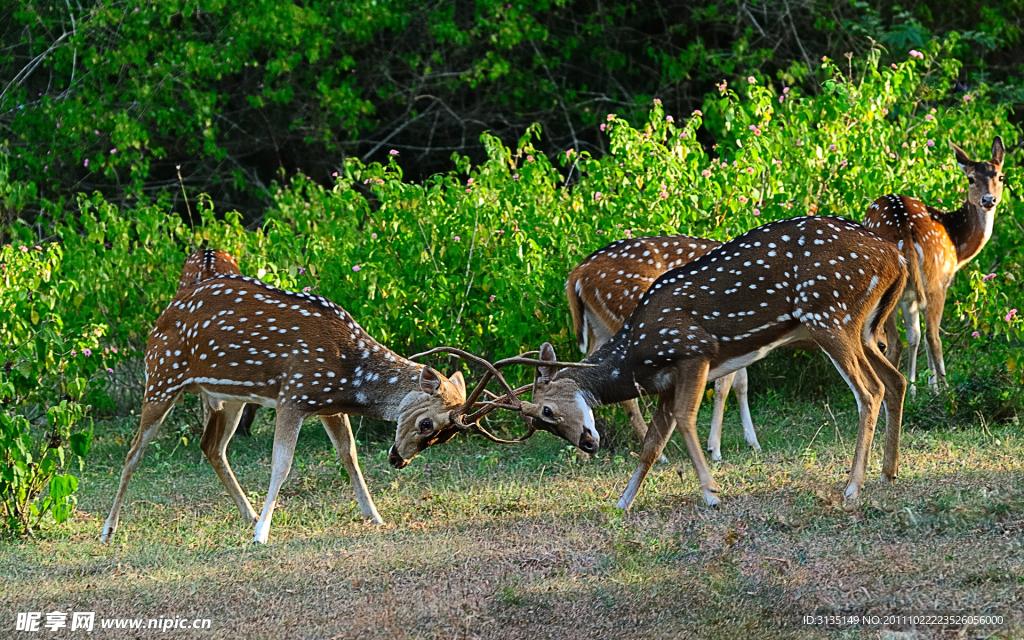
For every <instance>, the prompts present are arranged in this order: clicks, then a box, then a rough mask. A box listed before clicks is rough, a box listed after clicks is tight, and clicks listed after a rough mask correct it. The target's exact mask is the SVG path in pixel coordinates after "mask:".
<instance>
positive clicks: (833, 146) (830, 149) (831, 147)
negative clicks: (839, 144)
mask: <svg viewBox="0 0 1024 640" xmlns="http://www.w3.org/2000/svg"><path fill="white" fill-rule="evenodd" d="M828 150H829V151H835V150H836V145H834V144H830V145H828Z"/></svg>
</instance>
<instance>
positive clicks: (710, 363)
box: [506, 216, 907, 509]
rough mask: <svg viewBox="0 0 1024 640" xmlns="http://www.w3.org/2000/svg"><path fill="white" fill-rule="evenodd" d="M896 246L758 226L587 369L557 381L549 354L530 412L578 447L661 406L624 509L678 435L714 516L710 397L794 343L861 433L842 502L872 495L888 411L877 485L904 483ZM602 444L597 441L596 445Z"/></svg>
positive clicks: (657, 291) (678, 286) (846, 229)
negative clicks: (850, 397)
mask: <svg viewBox="0 0 1024 640" xmlns="http://www.w3.org/2000/svg"><path fill="white" fill-rule="evenodd" d="M905 262H906V261H905V259H904V258H903V256H902V254H901V253H900V252H899V250H898V249H897V248H896V246H895V245H893V244H891V243H889V242H886V241H884V240H882V239H881V238H879V237H877V236H875V235H873V234H872V233H870V232H868V231H867V230H865V229H864V227H862V226H860V225H858V224H856V223H854V222H851V221H849V220H845V219H842V218H833V217H824V216H821V217H819V216H814V217H801V218H793V219H789V220H781V221H778V222H772V223H769V224H766V225H764V226H762V227H758V228H756V229H753V230H751V231H748V232H747V233H745V234H743V235H742V236H739V237H738V238H736V239H734V240H732V241H731V242H728V243H726V244H724V245H722V246H720V247H718V248H716V249H713V250H711V251H709V252H708V253H706V254H704V255H703V256H700V257H699V258H696V259H695V260H693V261H692V262H689V263H687V264H685V265H683V266H681V267H677V268H675V269H672V270H671V271H667V272H666V273H664V274H662V275H661V276H660V277H659V278H658V279H657V280H656V281H655V282H654V284H653V286H651V287H650V288H649V289H648V290H647V291H646V293H644V294H643V296H642V297H641V298H640V300H639V303H638V305H637V308H636V310H635V311H634V312H633V314H632V315H631V316H630V317H629V319H628V320H627V321H626V323H625V324H624V325H623V327H622V329H620V330H619V331H618V333H616V334H615V335H614V336H613V337H612V338H610V339H609V340H608V341H607V342H606V343H605V344H604V345H602V346H601V347H600V348H598V349H596V350H595V351H593V352H592V353H591V354H590V355H588V356H587V357H586V358H585V359H584V360H583V362H582V363H581V364H590V365H593V366H590V367H585V368H569V369H561V370H560V369H559V368H558V367H557V366H556V365H554V364H553V361H554V359H555V353H554V350H553V349H552V348H551V345H550V344H548V343H545V344H544V345H542V347H541V350H540V357H539V359H537V360H534V359H532V358H509V359H507V360H506V363H507V364H530V365H533V366H536V367H537V374H536V377H535V379H534V389H533V396H532V399H531V401H529V402H523V403H522V411H523V413H524V414H526V415H527V417H528V418H530V419H531V420H533V421H534V422H535V423H537V425H536V428H538V429H546V430H548V431H551V432H553V433H556V434H557V435H560V436H562V437H563V438H565V439H566V440H568V441H569V442H576V441H577V439H578V438H579V437H580V436H581V435H582V434H583V433H584V432H588V431H593V425H594V415H593V407H595V406H598V405H603V404H612V403H619V402H623V401H625V400H629V399H630V398H635V397H637V396H638V395H639V393H640V392H645V393H649V394H658V404H657V408H656V409H655V412H654V417H653V419H652V421H651V424H650V428H649V429H648V431H647V437H646V438H645V439H644V445H643V450H642V452H641V454H640V462H639V465H638V466H637V468H636V471H635V472H634V473H633V476H632V477H631V478H630V481H629V484H628V486H627V488H626V490H625V492H624V493H623V494H622V497H621V499H620V500H619V502H618V506H619V508H621V509H629V507H630V505H631V504H632V503H633V500H634V498H635V497H636V495H637V491H638V490H639V489H640V486H641V484H642V483H643V481H644V478H645V477H646V476H647V474H648V472H649V471H650V469H651V466H652V465H653V464H654V461H655V460H656V459H657V458H658V456H659V455H660V454H661V452H662V449H663V448H664V447H665V444H666V443H667V442H668V439H669V436H670V435H671V434H672V431H673V429H675V428H676V426H677V425H678V426H679V428H680V430H681V431H682V434H683V439H684V441H685V442H686V448H687V451H688V453H689V455H690V460H691V462H692V463H693V466H694V468H695V469H696V472H697V478H698V480H699V482H700V487H701V491H702V493H703V496H704V499H705V501H706V502H707V504H708V505H716V504H718V502H719V499H718V495H717V494H718V485H717V484H716V483H715V481H714V479H713V478H712V477H711V473H710V471H709V470H708V466H707V462H706V461H705V459H704V453H703V451H702V450H701V447H700V444H699V442H698V440H697V430H696V423H695V420H696V415H697V408H698V406H699V405H700V398H701V395H702V392H703V389H704V385H705V384H706V381H707V380H708V379H717V378H719V377H721V376H724V375H727V374H729V373H731V372H733V371H738V370H739V369H742V368H743V367H746V366H748V365H750V364H751V363H753V362H755V361H757V360H759V359H761V358H763V357H764V356H765V355H767V354H768V353H769V352H770V351H772V350H773V349H775V348H777V347H779V346H782V345H784V344H787V343H791V342H794V341H797V340H803V339H810V340H813V341H814V343H816V344H817V345H818V346H819V347H820V348H821V349H822V350H824V351H825V353H826V354H827V355H828V356H829V358H831V360H832V362H833V363H834V364H835V366H836V369H838V370H839V372H840V374H841V375H842V376H843V378H844V379H845V380H846V382H847V384H848V385H849V386H850V388H851V389H852V391H853V394H854V397H855V398H856V400H857V407H858V410H859V414H860V426H859V432H858V436H857V444H856V449H855V453H854V459H853V466H852V468H851V470H850V476H849V479H848V483H847V487H846V491H845V496H846V498H847V499H853V498H856V497H857V496H858V495H859V493H860V490H861V488H862V487H863V485H864V479H865V475H866V473H867V464H868V454H869V451H870V447H871V441H872V439H873V437H874V429H875V422H876V421H877V418H878V411H879V407H880V405H882V404H884V405H885V410H886V440H885V455H884V458H883V462H882V475H883V477H885V478H886V479H888V480H890V481H891V480H892V479H894V478H895V477H896V473H897V467H898V453H899V435H900V420H901V417H902V411H903V394H904V391H905V389H906V380H904V378H903V376H901V375H900V373H899V372H898V371H897V370H896V368H895V367H893V366H892V364H890V362H889V361H888V360H886V359H885V357H884V356H883V354H882V351H881V350H880V348H879V344H878V342H879V339H880V338H881V337H882V336H883V332H882V331H880V326H881V324H882V322H883V320H884V319H885V318H887V317H888V315H889V313H891V311H892V309H893V308H895V306H896V304H897V303H898V301H899V296H900V293H901V292H902V291H903V286H904V284H905V283H906V278H907V275H906V273H907V272H906V266H905ZM594 433H596V432H594Z"/></svg>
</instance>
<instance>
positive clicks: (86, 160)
mask: <svg viewBox="0 0 1024 640" xmlns="http://www.w3.org/2000/svg"><path fill="white" fill-rule="evenodd" d="M85 167H86V168H87V169H88V168H89V158H86V159H85Z"/></svg>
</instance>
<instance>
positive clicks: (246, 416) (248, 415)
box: [237, 403, 260, 436]
mask: <svg viewBox="0 0 1024 640" xmlns="http://www.w3.org/2000/svg"><path fill="white" fill-rule="evenodd" d="M259 408H260V405H258V404H252V403H249V404H246V405H245V409H244V410H243V411H242V419H241V420H239V421H238V431H237V433H240V434H242V435H243V436H251V435H252V423H253V421H254V420H255V419H256V410H257V409H259Z"/></svg>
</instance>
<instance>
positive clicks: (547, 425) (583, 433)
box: [522, 342, 601, 453]
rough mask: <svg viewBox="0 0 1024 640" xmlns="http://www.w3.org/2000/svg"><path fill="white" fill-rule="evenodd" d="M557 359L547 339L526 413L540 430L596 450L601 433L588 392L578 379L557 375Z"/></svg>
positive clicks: (525, 407) (525, 409)
mask: <svg viewBox="0 0 1024 640" xmlns="http://www.w3.org/2000/svg"><path fill="white" fill-rule="evenodd" d="M556 362H557V358H556V357H555V349H554V347H552V346H551V343H549V342H545V343H544V344H542V345H541V346H540V355H539V357H538V360H537V361H536V365H535V366H536V367H537V375H536V377H535V378H534V381H533V395H532V400H531V401H530V402H523V403H522V405H523V408H522V412H523V415H525V416H528V417H529V418H531V419H532V420H533V422H534V426H535V427H536V428H537V429H540V430H542V431H548V432H550V433H553V434H555V435H556V436H558V437H560V438H563V439H565V440H567V441H568V442H570V443H571V444H573V445H575V446H577V447H579V448H580V449H581V450H582V451H584V452H586V453H597V450H598V449H599V448H600V446H601V436H600V435H599V434H598V433H597V427H596V426H595V422H594V411H593V409H591V408H590V404H589V402H588V398H587V394H586V392H585V391H583V390H582V389H581V388H580V385H579V383H577V382H576V381H575V380H573V379H571V378H559V377H558V365H557V364H555V363H556Z"/></svg>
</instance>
